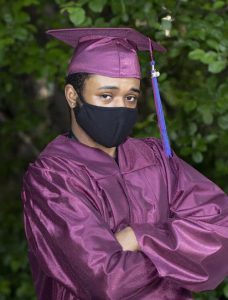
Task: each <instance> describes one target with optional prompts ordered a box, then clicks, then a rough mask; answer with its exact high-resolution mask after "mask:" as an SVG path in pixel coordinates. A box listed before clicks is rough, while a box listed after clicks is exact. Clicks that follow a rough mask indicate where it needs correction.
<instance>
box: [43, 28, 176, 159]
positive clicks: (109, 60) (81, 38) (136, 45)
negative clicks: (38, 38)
mask: <svg viewBox="0 0 228 300" xmlns="http://www.w3.org/2000/svg"><path fill="white" fill-rule="evenodd" d="M46 33H47V34H49V35H51V36H53V37H55V38H56V39H58V40H61V41H62V42H64V43H65V44H67V45H69V46H71V47H73V48H74V52H73V56H72V58H71V59H70V62H69V65H68V69H67V75H70V74H73V73H78V72H86V73H93V74H100V75H104V76H109V77H135V78H139V79H140V78H141V73H140V64H139V61H138V55H137V51H138V50H139V51H150V56H151V77H152V87H153V92H154V100H155V105H156V111H157V115H158V124H159V128H160V133H161V137H162V142H163V147H164V150H165V152H166V155H167V156H168V157H169V156H171V149H170V146H169V140H168V135H167V132H166V126H165V119H164V114H163V110H162V104H161V99H160V93H159V89H158V83H157V78H156V77H157V76H159V72H156V70H155V68H154V65H155V62H154V59H153V51H154V50H155V51H160V52H163V51H166V49H165V48H164V47H163V46H161V45H160V44H158V43H156V42H155V41H153V40H152V39H151V38H150V37H147V36H145V35H143V34H142V33H140V32H138V31H136V30H135V29H133V28H63V29H50V30H47V31H46Z"/></svg>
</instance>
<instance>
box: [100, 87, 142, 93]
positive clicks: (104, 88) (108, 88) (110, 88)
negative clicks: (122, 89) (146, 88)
mask: <svg viewBox="0 0 228 300" xmlns="http://www.w3.org/2000/svg"><path fill="white" fill-rule="evenodd" d="M118 89H119V88H118V87H117V86H113V85H106V86H102V87H100V88H99V89H98V90H118ZM129 91H132V92H136V93H139V94H140V90H139V89H137V88H134V87H132V88H130V90H129Z"/></svg>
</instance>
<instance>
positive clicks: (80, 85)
mask: <svg viewBox="0 0 228 300" xmlns="http://www.w3.org/2000/svg"><path fill="white" fill-rule="evenodd" d="M90 75H91V74H89V73H85V72H81V73H73V74H70V75H67V76H66V77H65V84H71V85H72V86H73V88H74V89H75V91H76V92H77V94H78V96H79V97H80V99H82V100H84V97H83V89H84V85H85V80H86V79H88V78H89V76H90ZM67 107H68V110H69V115H70V120H71V110H70V108H69V106H67Z"/></svg>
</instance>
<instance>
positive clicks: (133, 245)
mask: <svg viewBox="0 0 228 300" xmlns="http://www.w3.org/2000/svg"><path fill="white" fill-rule="evenodd" d="M115 237H116V239H117V241H118V242H119V243H120V245H121V246H122V248H123V251H139V250H140V248H139V244H138V242H137V239H136V236H135V233H134V231H133V230H132V228H131V227H130V226H127V227H126V228H124V229H123V230H121V231H119V232H117V233H115Z"/></svg>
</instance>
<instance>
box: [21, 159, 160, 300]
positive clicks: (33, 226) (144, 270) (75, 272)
mask: <svg viewBox="0 0 228 300" xmlns="http://www.w3.org/2000/svg"><path fill="white" fill-rule="evenodd" d="M86 188H87V189H86ZM91 194H92V191H90V190H89V187H88V186H87V187H86V186H85V182H83V180H82V177H81V175H80V173H79V174H78V176H71V175H70V176H68V175H67V174H65V173H63V172H55V171H53V170H50V169H48V168H43V167H42V168H41V167H37V166H36V165H32V166H30V167H29V168H28V170H27V171H26V173H25V175H24V177H23V184H22V192H21V196H22V200H23V212H24V214H23V215H24V228H25V234H26V238H27V241H28V244H29V249H30V251H32V252H33V253H34V255H35V257H36V259H37V260H38V263H39V265H40V267H41V269H42V270H43V271H44V272H45V273H46V275H47V276H49V277H51V278H54V279H56V280H57V281H58V282H60V283H61V284H62V285H64V286H65V287H66V288H67V289H69V291H71V292H72V293H73V294H74V295H78V289H77V288H76V286H80V288H81V289H82V290H83V291H84V292H83V293H85V294H83V297H82V299H116V300H119V299H122V297H123V298H124V299H144V298H143V297H141V296H140V295H143V290H144V288H146V287H147V288H148V286H149V285H151V286H152V284H153V283H155V281H156V280H157V278H158V274H157V270H156V268H155V266H154V265H153V263H152V262H151V261H150V259H149V258H147V256H146V255H145V254H143V253H142V252H139V251H135V252H133V251H123V250H122V247H121V245H120V244H119V242H118V241H117V240H116V238H115V236H114V234H113V232H112V231H111V229H110V227H109V225H108V223H107V222H105V220H104V218H103V217H102V215H101V214H100V212H99V211H98V210H97V208H96V206H95V204H94V202H93V198H92V197H91ZM147 290H148V289H147ZM141 293H142V294H141ZM131 295H132V297H131ZM133 295H134V296H135V297H136V298H133ZM137 295H138V297H137ZM125 297H126V298H125ZM128 297H129V298H128Z"/></svg>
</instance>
